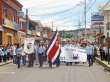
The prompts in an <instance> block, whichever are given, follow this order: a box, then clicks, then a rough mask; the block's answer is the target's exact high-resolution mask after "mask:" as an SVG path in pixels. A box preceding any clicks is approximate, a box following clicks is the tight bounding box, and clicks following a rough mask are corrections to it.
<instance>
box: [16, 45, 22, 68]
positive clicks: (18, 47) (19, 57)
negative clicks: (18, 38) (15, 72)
mask: <svg viewBox="0 0 110 82" xmlns="http://www.w3.org/2000/svg"><path fill="white" fill-rule="evenodd" d="M15 52H16V56H17V64H18V68H20V61H21V53H22V48H21V46H20V44H17V47H16V50H15Z"/></svg>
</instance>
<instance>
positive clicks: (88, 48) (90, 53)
mask: <svg viewBox="0 0 110 82" xmlns="http://www.w3.org/2000/svg"><path fill="white" fill-rule="evenodd" d="M86 51H87V60H88V63H89V66H92V65H93V53H94V48H93V46H92V45H91V43H90V42H87V46H86Z"/></svg>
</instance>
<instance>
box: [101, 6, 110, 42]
mask: <svg viewBox="0 0 110 82" xmlns="http://www.w3.org/2000/svg"><path fill="white" fill-rule="evenodd" d="M103 7H104V5H99V10H100V15H102V16H104V36H105V42H107V33H109V35H110V4H108V5H106V6H105V7H104V9H102V8H103ZM109 42H110V38H109Z"/></svg>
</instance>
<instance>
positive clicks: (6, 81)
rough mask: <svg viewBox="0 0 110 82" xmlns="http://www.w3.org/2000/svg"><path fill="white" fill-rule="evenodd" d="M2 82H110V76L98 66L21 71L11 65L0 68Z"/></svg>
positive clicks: (80, 65) (23, 69) (36, 67)
mask: <svg viewBox="0 0 110 82" xmlns="http://www.w3.org/2000/svg"><path fill="white" fill-rule="evenodd" d="M0 82H110V75H108V74H107V73H106V72H105V71H104V70H103V69H102V68H101V66H100V65H98V64H94V66H93V67H88V65H87V64H84V65H83V64H79V65H73V66H65V65H64V64H62V65H61V66H60V67H59V68H56V67H55V66H54V67H53V68H52V69H51V68H48V65H47V64H45V65H44V67H43V68H39V67H38V66H34V67H33V68H28V67H27V66H21V68H20V69H17V68H16V66H13V65H12V64H9V65H5V66H2V67H0Z"/></svg>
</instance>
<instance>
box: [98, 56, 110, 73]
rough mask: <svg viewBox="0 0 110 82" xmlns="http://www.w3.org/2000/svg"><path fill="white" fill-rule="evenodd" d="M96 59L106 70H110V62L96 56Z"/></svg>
mask: <svg viewBox="0 0 110 82" xmlns="http://www.w3.org/2000/svg"><path fill="white" fill-rule="evenodd" d="M96 61H97V62H98V63H99V64H100V65H102V66H103V67H104V68H105V69H106V70H109V71H110V64H108V62H106V61H101V59H100V58H98V57H96Z"/></svg>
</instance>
